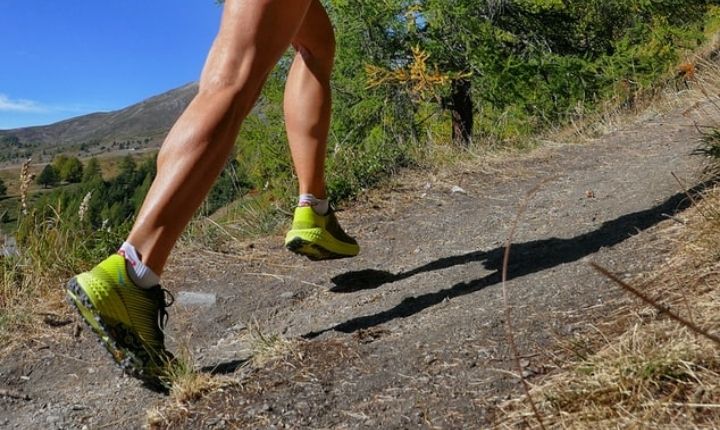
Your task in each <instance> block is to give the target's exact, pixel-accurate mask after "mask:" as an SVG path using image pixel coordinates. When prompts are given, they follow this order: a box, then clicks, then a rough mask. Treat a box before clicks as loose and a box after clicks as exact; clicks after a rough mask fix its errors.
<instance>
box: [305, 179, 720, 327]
mask: <svg viewBox="0 0 720 430" xmlns="http://www.w3.org/2000/svg"><path fill="white" fill-rule="evenodd" d="M715 182H717V179H713V180H711V181H706V182H703V183H700V184H699V185H697V186H695V187H693V188H692V189H690V190H689V193H691V194H697V193H698V192H699V191H700V190H702V189H704V188H706V187H707V186H708V185H711V184H713V183H715ZM690 204H691V202H690V200H689V199H688V198H687V196H686V194H685V193H678V194H675V195H673V196H672V197H670V198H668V199H667V200H665V201H664V202H663V203H661V204H659V205H657V206H655V207H652V208H650V209H646V210H643V211H639V212H634V213H631V214H627V215H623V216H621V217H619V218H616V219H614V220H612V221H607V222H605V223H603V224H602V225H601V226H600V227H599V228H598V229H597V230H594V231H591V232H588V233H584V234H581V235H578V236H575V237H573V238H570V239H558V238H555V237H553V238H549V239H542V240H533V241H530V242H525V243H514V244H513V245H512V251H511V259H510V264H509V270H508V279H515V278H521V277H523V276H526V275H529V274H532V273H536V272H540V271H542V270H545V269H549V268H552V267H556V266H559V265H561V264H565V263H570V262H573V261H577V260H580V259H581V258H583V257H586V256H588V255H590V254H593V253H595V252H597V251H598V250H600V249H601V248H605V247H611V246H614V245H617V244H618V243H621V242H623V241H624V240H626V239H628V238H629V237H631V236H632V235H633V234H635V233H638V232H640V231H643V230H647V229H648V228H650V227H652V226H654V225H656V224H658V223H659V222H660V221H662V220H664V219H667V217H668V216H669V215H672V214H673V213H676V212H679V211H681V210H683V209H686V208H688V207H689V206H690ZM503 252H504V247H502V246H501V247H497V248H495V249H491V250H489V251H475V252H470V253H467V254H462V255H456V256H451V257H445V258H440V259H438V260H435V261H432V262H430V263H428V264H425V265H423V266H420V267H417V268H415V269H412V270H409V271H407V272H401V273H398V274H392V273H389V272H382V271H376V270H362V271H356V272H348V273H345V274H342V275H339V276H336V277H335V278H333V281H334V282H335V284H336V286H335V287H334V288H333V289H332V290H331V291H336V292H352V291H359V290H362V289H373V288H378V287H380V286H381V285H383V284H387V283H391V282H396V281H399V280H403V279H407V278H409V277H411V276H414V275H417V274H420V273H423V272H430V271H434V270H440V269H446V268H449V267H452V266H456V265H460V264H467V263H470V262H475V261H483V266H484V267H485V268H486V269H488V270H494V271H495V272H493V273H490V274H489V275H487V276H484V277H482V278H479V279H475V280H472V281H468V282H460V283H457V284H455V285H453V286H451V287H448V288H444V289H442V290H439V291H436V292H433V293H426V294H422V295H420V296H415V297H408V298H405V299H403V301H402V302H400V303H399V304H397V305H396V306H394V307H392V308H390V309H388V310H385V311H382V312H378V313H375V314H371V315H365V316H360V317H356V318H352V319H350V320H348V321H345V322H343V323H340V324H337V325H335V326H332V327H329V328H326V329H324V330H320V331H314V332H310V333H307V334H305V335H303V337H304V338H306V339H313V338H315V337H318V336H320V335H321V334H323V333H326V332H329V331H338V332H342V333H352V332H355V331H357V330H362V329H368V328H371V327H375V326H378V325H381V324H385V323H387V322H389V321H392V320H394V319H396V318H406V317H409V316H411V315H415V314H417V313H418V312H421V311H423V310H425V309H427V308H429V307H431V306H434V305H437V304H438V303H440V302H442V301H443V300H445V299H454V298H456V297H460V296H464V295H467V294H471V293H474V292H476V291H479V290H481V289H483V288H485V287H488V286H491V285H495V284H498V283H499V282H500V281H501V276H500V269H501V267H502V258H503ZM363 283H364V284H363Z"/></svg>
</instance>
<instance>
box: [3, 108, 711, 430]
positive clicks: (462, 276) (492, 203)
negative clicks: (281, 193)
mask: <svg viewBox="0 0 720 430" xmlns="http://www.w3.org/2000/svg"><path fill="white" fill-rule="evenodd" d="M717 116H718V115H717V112H716V111H714V108H712V107H711V106H705V105H702V104H699V105H694V106H692V107H691V108H685V109H677V110H675V111H672V112H670V113H667V114H664V115H659V114H648V115H645V117H644V118H642V119H638V120H637V121H636V122H634V123H633V124H630V125H627V126H624V127H623V128H622V129H620V130H618V131H615V132H613V133H610V134H607V135H605V136H603V137H601V138H598V139H595V140H593V141H586V142H583V143H574V144H562V145H561V144H548V145H545V146H544V147H543V148H541V149H539V150H535V151H533V152H532V153H531V154H526V155H520V156H513V157H508V158H505V159H503V160H502V161H494V162H491V163H490V162H485V163H478V164H476V165H464V166H462V167H458V168H454V169H452V170H451V171H445V172H439V173H438V172H435V173H433V174H431V173H428V172H421V173H418V172H415V173H412V172H411V173H409V174H407V175H403V176H402V177H400V178H396V179H395V180H394V181H393V183H392V185H391V186H388V187H386V188H385V189H383V190H382V191H379V192H370V193H368V194H367V195H365V196H363V197H362V198H361V199H360V201H358V202H357V203H356V204H354V205H353V206H351V207H348V208H345V210H344V211H342V212H339V214H338V217H339V219H340V221H341V223H342V224H343V226H344V227H345V228H346V230H347V231H348V232H350V233H351V234H353V235H355V236H356V237H357V238H358V240H359V242H360V244H361V246H362V251H361V254H360V255H359V256H358V257H356V258H353V259H347V260H335V261H327V262H317V263H311V262H309V261H307V260H305V259H303V258H301V257H298V256H294V255H292V254H290V253H288V252H287V251H285V250H284V249H283V247H282V237H281V236H280V235H278V236H276V237H270V238H265V239H262V240H257V241H255V242H253V243H251V244H245V246H244V248H243V250H242V251H241V252H234V253H218V252H211V251H190V248H187V249H181V250H180V252H179V253H178V254H177V255H175V256H174V258H173V260H172V262H171V265H170V267H169V268H168V270H167V273H168V276H167V280H166V285H165V286H166V287H167V288H168V289H170V290H171V291H172V292H174V293H176V295H177V293H179V292H180V291H191V292H200V293H211V294H215V295H216V298H217V301H216V302H215V303H214V304H210V305H205V306H202V305H182V304H176V306H174V307H173V308H171V310H170V311H171V319H170V323H169V336H170V338H171V342H170V344H171V348H174V349H180V348H183V347H184V348H188V349H190V350H191V351H192V353H193V356H194V357H195V359H196V361H197V366H198V368H200V369H202V371H205V372H212V373H215V374H225V375H231V376H234V377H235V378H236V379H238V380H240V381H241V384H240V385H237V386H231V387H226V388H224V389H222V390H219V391H216V392H214V393H211V394H208V395H205V396H203V397H202V398H201V399H199V400H196V401H192V402H189V403H188V404H186V405H184V408H185V409H184V410H183V411H182V413H169V415H166V416H165V419H166V421H165V425H168V426H169V427H171V428H334V429H344V428H368V429H376V428H383V429H405V428H486V427H492V426H493V423H495V422H496V419H497V418H498V414H499V410H498V407H497V406H498V404H500V403H501V402H503V401H504V400H506V399H508V398H510V397H514V396H516V395H518V394H519V393H520V390H521V385H520V384H519V383H518V378H517V376H516V375H515V374H514V370H513V365H512V359H511V357H512V354H511V352H510V348H509V347H508V341H507V338H506V331H505V328H506V325H505V323H506V314H505V310H506V309H505V306H504V304H503V298H502V292H503V291H502V283H501V277H500V271H501V266H502V254H503V250H504V249H503V246H504V242H505V240H506V238H507V236H508V234H509V232H510V229H511V226H512V224H513V220H514V218H515V216H516V214H517V212H518V206H519V205H520V204H521V202H522V201H523V200H524V199H525V196H526V195H527V193H528V191H530V190H531V189H533V187H535V186H536V185H537V184H540V183H542V185H541V187H540V189H539V190H538V191H537V192H536V193H535V194H534V195H532V196H530V198H529V200H528V206H527V210H526V212H525V213H524V215H523V216H522V218H521V221H520V223H519V224H518V228H517V231H516V232H515V235H514V238H513V244H512V249H511V256H510V264H509V271H508V282H507V284H506V287H507V292H508V300H509V302H510V303H511V308H510V312H511V315H512V321H511V322H512V325H513V332H514V334H515V337H516V341H517V343H518V348H519V353H520V355H521V356H522V360H521V362H522V365H523V367H524V369H525V370H524V374H525V376H526V377H528V378H529V379H530V381H531V382H533V381H535V380H539V378H542V375H543V374H546V373H548V372H552V370H553V369H555V368H556V367H557V366H558V365H559V364H561V363H558V357H559V355H558V354H557V350H558V346H557V345H558V344H559V342H562V341H563V340H564V339H570V338H572V337H573V336H574V334H575V333H576V332H578V331H582V330H585V329H587V326H588V324H591V323H594V322H597V321H602V318H603V316H605V315H609V314H611V313H612V312H613V311H614V310H615V309H616V307H617V306H618V303H619V299H620V298H621V297H623V293H622V292H620V291H618V289H617V288H616V287H615V286H614V285H612V284H611V282H609V281H608V280H606V279H605V278H603V277H602V276H600V275H598V274H597V273H595V272H594V271H593V270H592V269H591V268H590V267H589V265H588V264H587V262H588V261H594V262H597V263H599V264H601V265H603V266H606V267H608V268H609V269H610V270H612V271H614V272H615V273H618V274H620V275H621V276H623V277H628V278H631V277H633V276H636V275H637V274H640V273H644V272H646V271H648V270H652V268H653V267H657V266H658V265H660V264H663V262H664V261H665V260H666V258H667V256H668V251H669V247H670V246H671V245H669V244H668V242H667V241H665V240H663V238H662V235H660V234H659V233H658V230H659V229H660V228H661V227H662V226H663V225H667V224H672V223H678V222H681V221H682V220H681V219H679V217H680V218H681V217H682V215H681V214H680V215H677V216H675V214H677V213H679V212H680V211H681V210H682V209H684V208H686V207H688V206H689V204H690V201H689V199H688V198H687V197H686V194H685V193H684V192H683V190H682V187H681V186H680V185H679V184H678V182H677V181H676V180H675V179H674V178H673V176H672V175H671V172H674V173H675V174H676V175H677V176H678V178H680V180H681V181H682V182H683V183H684V184H686V186H687V188H693V187H702V186H703V183H702V178H701V175H700V171H701V165H702V163H703V160H702V159H701V157H698V156H693V155H691V153H692V151H693V150H694V149H695V148H696V147H697V146H698V143H699V137H700V134H699V132H698V130H697V129H696V128H695V127H694V126H693V122H694V121H699V122H701V123H704V124H708V123H711V121H714V120H716V119H717V118H716V117H717ZM543 181H546V182H543ZM248 327H250V328H248ZM252 327H259V329H260V330H261V331H262V332H263V333H267V334H272V333H277V334H280V335H282V336H283V337H284V338H285V339H289V340H291V341H292V342H291V343H290V344H289V346H288V351H287V352H286V353H285V354H284V355H283V356H282V358H280V359H277V360H270V361H267V362H266V363H264V364H262V365H254V366H250V365H247V363H248V362H247V359H248V358H249V356H250V354H251V350H252V349H253V345H251V344H250V342H249V341H248V332H250V331H253V330H251V329H252ZM52 330H53V332H52V335H51V336H47V337H46V338H42V339H35V340H32V341H28V342H27V344H26V345H25V346H24V347H23V348H22V349H18V350H16V351H14V352H12V353H11V354H10V355H8V356H6V357H4V358H3V359H2V360H1V361H0V428H9V429H29V428H43V429H53V428H69V429H70V428H72V429H82V428H88V429H90V428H93V429H95V428H97V429H100V428H113V429H115V428H121V429H122V428H128V429H133V428H139V427H141V426H143V425H145V424H146V423H147V411H148V410H149V409H151V408H153V407H161V406H162V405H164V404H166V403H167V402H168V400H167V396H166V395H164V394H162V393H157V392H154V391H152V390H149V389H147V388H145V387H143V386H142V384H140V383H139V382H138V381H136V380H133V379H130V378H128V377H124V376H122V374H121V372H120V370H119V369H117V368H116V367H115V366H114V365H112V364H111V362H110V360H109V358H108V356H107V354H106V353H105V352H104V350H102V349H101V348H100V347H99V346H98V344H97V343H96V341H95V340H94V339H93V337H92V336H91V335H90V334H89V333H88V332H87V331H85V330H81V331H78V330H77V328H76V324H75V323H72V324H68V325H65V326H61V327H57V328H54V329H52Z"/></svg>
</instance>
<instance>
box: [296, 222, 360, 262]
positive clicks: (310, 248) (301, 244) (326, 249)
mask: <svg viewBox="0 0 720 430" xmlns="http://www.w3.org/2000/svg"><path fill="white" fill-rule="evenodd" d="M313 230H315V229H313ZM313 230H311V231H304V230H293V231H290V232H289V233H288V234H287V237H286V238H285V247H286V248H287V249H288V250H289V251H291V252H294V253H295V254H298V255H303V256H305V257H307V258H309V259H310V260H313V261H319V260H334V259H340V258H350V257H355V256H356V255H357V254H358V252H359V248H358V247H357V245H355V246H352V245H347V244H344V243H342V242H339V241H337V240H336V239H333V240H334V241H335V242H336V243H330V242H331V241H330V240H327V239H325V240H324V241H321V240H320V239H319V238H320V237H321V236H320V235H318V233H317V232H316V231H313ZM322 242H326V244H323V243H322Z"/></svg>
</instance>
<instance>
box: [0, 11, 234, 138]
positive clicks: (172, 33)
mask: <svg viewBox="0 0 720 430" xmlns="http://www.w3.org/2000/svg"><path fill="white" fill-rule="evenodd" d="M221 12H222V10H221V7H220V6H217V5H216V4H215V2H214V1H213V0H150V1H147V0H146V1H140V0H120V1H98V0H94V1H90V0H66V1H63V0H0V129H7V128H15V127H25V126H30V125H41V124H49V123H52V122H56V121H59V120H62V119H66V118H70V117H73V116H78V115H83V114H86V113H90V112H97V111H108V110H114V109H119V108H122V107H125V106H128V105H130V104H133V103H136V102H138V101H141V100H143V99H145V98H147V97H150V96H152V95H155V94H159V93H162V92H164V91H167V90H169V89H172V88H175V87H178V86H181V85H183V84H186V83H188V82H191V81H195V80H197V78H198V77H199V75H200V70H201V68H202V65H203V62H204V60H205V55H206V54H207V50H208V48H209V47H210V43H212V39H213V37H214V36H215V33H216V32H217V28H218V23H219V20H220V14H221Z"/></svg>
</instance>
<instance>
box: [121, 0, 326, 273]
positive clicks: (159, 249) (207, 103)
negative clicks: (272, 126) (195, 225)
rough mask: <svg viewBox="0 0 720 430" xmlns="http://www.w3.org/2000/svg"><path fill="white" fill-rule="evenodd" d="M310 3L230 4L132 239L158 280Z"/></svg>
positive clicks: (250, 0) (263, 0) (230, 0)
mask: <svg viewBox="0 0 720 430" xmlns="http://www.w3.org/2000/svg"><path fill="white" fill-rule="evenodd" d="M311 1H313V0H227V1H226V2H225V10H224V12H223V18H222V24H221V26H220V31H219V33H218V36H217V38H216V39H215V42H214V43H213V46H212V49H211V50H210V54H209V55H208V59H207V62H206V64H205V68H204V70H203V73H202V77H201V79H200V90H199V93H198V95H197V96H196V97H195V98H194V99H193V101H192V102H191V103H190V105H189V106H188V108H187V109H186V110H185V112H184V113H183V114H182V116H181V117H180V118H179V119H178V121H177V123H176V124H175V125H174V126H173V128H172V130H171V131H170V133H169V134H168V136H167V139H166V140H165V143H164V144H163V146H162V148H161V150H160V153H159V154H158V161H157V163H158V173H157V177H156V179H155V181H154V182H153V184H152V186H151V187H150V191H149V192H148V195H147V197H146V198H145V202H144V203H143V206H142V208H141V209H140V213H139V215H138V218H137V221H136V222H135V225H134V226H133V229H132V231H131V233H130V236H129V238H128V242H130V243H131V244H133V245H134V246H135V248H137V250H138V251H139V253H140V254H141V255H142V259H143V262H144V263H145V264H146V265H148V266H149V267H150V268H151V269H152V270H153V271H154V272H155V273H157V274H158V275H159V274H160V273H162V270H163V267H164V265H165V262H166V260H167V257H168V255H169V254H170V251H171V250H172V248H173V246H174V245H175V242H176V241H177V239H178V237H179V236H180V234H181V233H182V231H183V229H184V228H185V226H186V225H187V223H188V222H189V221H190V218H191V217H192V215H193V214H194V213H195V211H196V210H197V208H198V207H199V206H200V204H201V203H202V201H203V199H204V198H205V196H206V194H207V193H208V191H209V190H210V187H211V186H212V184H213V182H214V181H215V179H216V178H217V176H218V175H219V173H220V171H221V170H222V168H223V166H224V164H225V162H226V160H227V157H228V155H229V153H230V151H231V149H232V146H233V144H234V142H235V138H236V135H237V132H238V130H239V127H240V124H241V122H242V121H243V119H245V117H246V116H247V114H248V113H249V112H250V110H251V109H252V106H253V105H254V103H255V101H256V99H257V97H258V95H259V93H260V90H261V88H262V86H263V84H264V82H265V80H266V78H267V75H268V74H269V73H270V71H271V70H272V67H273V66H274V65H275V63H276V62H277V60H278V59H279V58H280V56H281V55H282V54H283V52H284V51H285V50H286V49H287V47H288V46H289V44H290V42H291V40H293V38H294V37H295V35H296V33H297V32H298V29H299V28H300V25H301V23H302V22H303V20H304V17H305V14H306V12H307V10H308V7H309V5H310V4H311Z"/></svg>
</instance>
